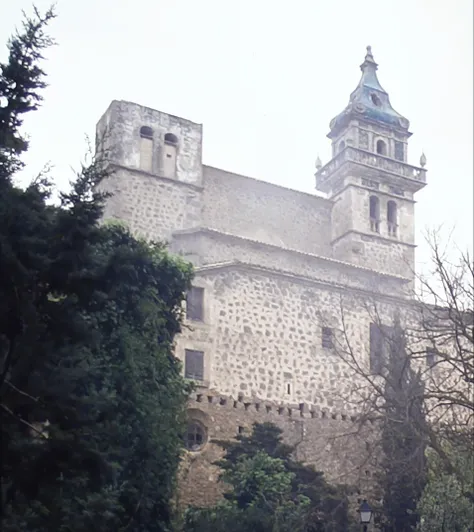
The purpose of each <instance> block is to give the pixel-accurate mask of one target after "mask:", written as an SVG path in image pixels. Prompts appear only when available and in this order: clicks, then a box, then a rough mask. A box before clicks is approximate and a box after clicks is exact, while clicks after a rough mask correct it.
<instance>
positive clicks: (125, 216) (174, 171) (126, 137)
mask: <svg viewBox="0 0 474 532" xmlns="http://www.w3.org/2000/svg"><path fill="white" fill-rule="evenodd" d="M96 150H97V151H102V152H106V160H107V162H108V164H109V165H110V166H111V169H112V170H113V175H112V176H111V177H110V178H108V179H106V180H105V181H104V182H103V183H101V188H102V189H103V190H105V191H107V192H109V193H111V194H112V197H111V198H110V199H109V201H108V202H107V205H106V210H105V213H104V218H105V219H115V220H119V221H121V222H124V223H126V225H127V226H129V228H130V229H131V230H132V231H133V232H134V233H136V234H140V235H141V236H142V237H145V238H152V239H154V240H164V241H167V242H169V241H170V240H171V238H172V234H173V232H174V231H179V230H184V229H189V228H191V227H196V226H198V225H199V223H200V216H201V195H202V179H203V177H202V174H203V170H202V160H201V158H202V155H201V154H202V125H201V124H196V123H194V122H191V121H190V120H185V119H183V118H179V117H177V116H173V115H170V114H167V113H163V112H161V111H157V110H155V109H150V108H148V107H144V106H142V105H138V104H136V103H131V102H124V101H117V100H114V101H113V102H112V103H111V104H110V105H109V108H108V109H107V111H106V112H105V113H104V115H103V116H102V117H101V119H100V120H99V122H98V124H97V127H96Z"/></svg>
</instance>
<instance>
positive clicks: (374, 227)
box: [369, 196, 380, 233]
mask: <svg viewBox="0 0 474 532" xmlns="http://www.w3.org/2000/svg"><path fill="white" fill-rule="evenodd" d="M369 201H370V212H369V217H370V230H371V231H373V232H374V233H380V200H379V198H378V197H377V196H370V200H369Z"/></svg>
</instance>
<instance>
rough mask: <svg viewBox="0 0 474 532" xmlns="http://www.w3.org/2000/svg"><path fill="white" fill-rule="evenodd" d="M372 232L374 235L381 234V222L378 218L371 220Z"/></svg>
mask: <svg viewBox="0 0 474 532" xmlns="http://www.w3.org/2000/svg"><path fill="white" fill-rule="evenodd" d="M370 230H371V231H372V232H373V233H380V221H379V220H377V219H376V218H371V219H370Z"/></svg>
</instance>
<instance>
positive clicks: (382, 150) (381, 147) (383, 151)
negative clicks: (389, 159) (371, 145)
mask: <svg viewBox="0 0 474 532" xmlns="http://www.w3.org/2000/svg"><path fill="white" fill-rule="evenodd" d="M376 148H377V153H378V154H379V155H387V145H386V144H385V142H384V141H383V140H378V141H377V144H376Z"/></svg>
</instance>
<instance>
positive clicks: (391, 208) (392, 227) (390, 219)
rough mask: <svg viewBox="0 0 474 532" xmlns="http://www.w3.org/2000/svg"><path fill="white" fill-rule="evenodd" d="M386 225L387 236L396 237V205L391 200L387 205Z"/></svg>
mask: <svg viewBox="0 0 474 532" xmlns="http://www.w3.org/2000/svg"><path fill="white" fill-rule="evenodd" d="M387 225H388V234H389V236H397V225H398V224H397V204H396V203H395V202H394V201H392V200H390V201H389V202H388V203H387Z"/></svg>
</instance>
